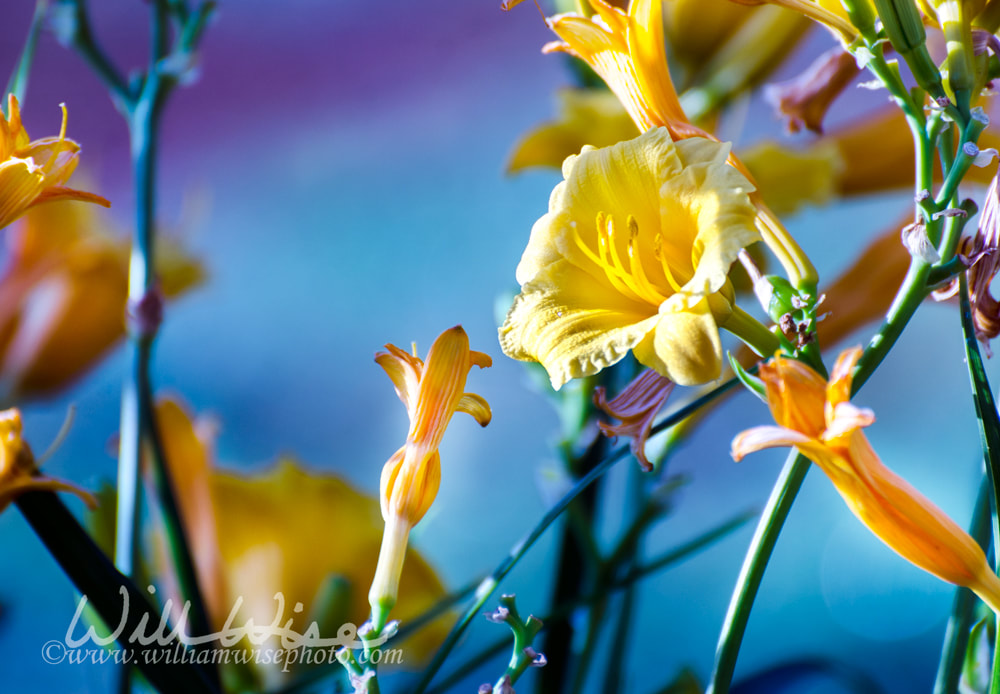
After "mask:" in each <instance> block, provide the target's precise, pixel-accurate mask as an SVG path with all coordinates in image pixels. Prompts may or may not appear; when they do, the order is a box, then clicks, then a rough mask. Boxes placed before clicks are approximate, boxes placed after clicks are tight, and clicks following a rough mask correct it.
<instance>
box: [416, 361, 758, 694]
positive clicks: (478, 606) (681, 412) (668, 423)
mask: <svg viewBox="0 0 1000 694" xmlns="http://www.w3.org/2000/svg"><path fill="white" fill-rule="evenodd" d="M737 383H739V381H738V380H737V379H735V378H733V379H730V380H729V381H727V382H726V383H723V384H722V385H720V386H719V387H718V388H715V389H714V390H712V391H710V392H708V393H706V394H705V395H703V396H701V397H700V398H698V399H696V400H694V401H693V402H691V403H689V404H687V405H685V406H684V407H681V408H680V409H678V410H677V411H676V412H674V413H673V414H671V415H670V416H668V417H667V418H665V419H664V420H663V421H662V422H660V423H659V424H657V425H656V426H655V427H653V429H652V433H657V432H660V431H663V430H664V429H668V428H670V427H672V426H673V425H675V424H677V423H678V422H680V421H683V420H684V419H685V418H687V417H688V416H690V415H691V413H693V412H696V411H697V410H698V409H700V408H701V407H703V406H704V405H706V404H707V403H709V402H711V401H712V400H714V399H715V398H717V397H719V396H721V395H723V394H724V393H726V392H728V391H729V390H731V389H732V388H734V387H735V386H736V384H737ZM630 452H631V451H630V449H629V446H628V445H627V444H626V445H623V446H619V447H618V448H616V449H615V450H613V451H611V453H609V454H608V455H607V456H606V457H605V458H604V460H602V461H601V462H600V463H598V464H597V466H596V467H594V468H593V469H592V470H591V471H590V472H588V473H587V474H586V475H585V476H584V477H582V478H581V479H580V480H579V481H578V482H577V483H576V484H575V485H573V488H572V489H570V490H569V491H568V492H567V493H566V494H565V495H564V496H563V497H562V498H561V499H559V501H557V502H556V504H555V505H554V506H553V507H552V508H551V509H549V510H548V511H547V512H546V513H545V515H544V516H543V517H542V519H541V520H540V521H539V522H538V523H537V524H536V525H535V527H534V528H532V529H531V531H530V532H529V533H528V535H527V536H526V537H525V538H524V539H523V540H521V541H520V542H518V543H517V544H516V545H515V546H514V548H513V549H512V550H511V552H510V554H509V555H508V556H507V557H505V558H504V559H503V561H501V562H500V564H499V565H498V566H497V568H496V569H494V570H493V573H492V574H490V575H489V576H488V577H487V578H485V579H484V580H483V581H482V582H481V583H480V584H479V587H478V589H477V590H476V599H475V600H474V601H473V603H472V604H471V605H470V606H469V607H468V608H467V609H466V610H465V612H463V613H462V616H461V617H459V619H458V621H457V622H456V623H455V626H454V627H452V630H451V632H449V634H448V636H447V637H446V638H445V640H444V643H443V644H442V645H441V647H440V648H439V649H438V651H437V653H436V654H435V655H434V659H433V660H432V661H431V663H430V665H428V666H427V668H426V669H425V670H424V672H423V675H422V676H421V678H420V681H419V682H418V683H417V686H416V687H415V688H414V690H413V694H423V692H426V691H427V688H428V687H429V686H430V684H431V681H432V680H433V679H434V676H435V675H436V674H437V672H438V670H440V669H441V666H442V665H443V664H444V661H445V659H446V658H447V657H448V655H449V654H450V653H451V651H452V649H454V648H455V646H456V644H457V643H458V641H459V639H461V637H462V635H463V634H464V633H465V630H466V629H468V627H469V624H470V623H471V622H472V620H473V619H474V618H475V617H476V615H477V614H479V612H480V611H481V610H482V609H483V605H485V604H486V601H487V600H489V598H490V596H491V595H493V593H494V592H495V591H496V589H497V588H498V587H499V585H500V582H501V581H502V580H503V579H504V578H506V577H507V574H509V573H510V572H511V571H512V570H513V569H514V567H515V566H517V563H518V562H519V561H520V560H521V558H522V557H524V555H525V554H527V552H528V550H530V549H531V547H532V546H533V545H534V544H535V542H537V541H538V538H540V537H541V536H542V535H543V534H545V531H546V530H548V528H549V526H551V525H552V524H553V523H554V522H555V521H556V519H557V518H559V516H560V515H561V514H562V513H563V511H565V510H566V509H567V508H568V507H569V505H570V503H572V501H573V500H574V499H576V498H577V497H578V496H579V495H580V494H581V493H582V492H583V491H584V490H585V489H586V488H587V487H589V486H590V485H591V484H593V483H594V482H595V481H596V480H598V479H599V478H600V477H601V476H603V475H604V473H606V472H607V471H608V470H610V469H611V468H612V467H614V465H615V464H616V463H618V462H619V461H620V460H623V459H624V458H626V457H627V456H628V455H629V453H630Z"/></svg>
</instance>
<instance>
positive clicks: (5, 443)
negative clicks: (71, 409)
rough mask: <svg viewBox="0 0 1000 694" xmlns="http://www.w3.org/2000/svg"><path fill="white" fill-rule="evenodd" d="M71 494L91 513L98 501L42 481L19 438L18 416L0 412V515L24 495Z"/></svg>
mask: <svg viewBox="0 0 1000 694" xmlns="http://www.w3.org/2000/svg"><path fill="white" fill-rule="evenodd" d="M32 491H50V492H71V493H73V494H76V495H77V496H78V497H80V498H81V499H83V501H84V503H86V504H87V506H89V507H90V508H91V509H94V508H96V507H97V501H96V500H95V499H94V497H93V496H91V495H90V494H89V493H88V492H85V491H83V490H82V489H80V488H78V487H75V486H73V485H72V484H70V483H69V482H63V481H62V480H57V479H53V478H51V477H43V476H41V475H39V474H38V469H37V467H36V466H35V457H34V456H33V455H32V454H31V449H30V448H29V447H28V444H27V443H26V442H25V440H24V439H23V438H21V413H20V412H19V411H18V410H16V409H14V410H4V411H3V412H0V511H3V510H4V509H5V508H7V506H9V505H10V502H12V501H13V500H14V499H16V498H17V497H18V496H20V495H21V494H23V493H24V492H32Z"/></svg>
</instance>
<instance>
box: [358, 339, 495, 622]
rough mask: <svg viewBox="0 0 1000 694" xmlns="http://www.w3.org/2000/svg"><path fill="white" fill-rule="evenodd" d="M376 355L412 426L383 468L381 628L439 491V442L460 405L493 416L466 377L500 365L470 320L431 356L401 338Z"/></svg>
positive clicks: (485, 418)
mask: <svg viewBox="0 0 1000 694" xmlns="http://www.w3.org/2000/svg"><path fill="white" fill-rule="evenodd" d="M385 347H386V349H387V350H388V351H387V352H379V353H378V354H376V355H375V361H376V362H378V364H379V366H381V367H382V368H383V369H385V372H386V373H387V374H388V375H389V378H391V379H392V382H393V385H395V386H396V394H397V395H398V396H399V399H400V400H402V401H403V404H404V405H406V411H407V413H408V414H409V416H410V431H409V434H408V435H407V437H406V443H405V444H404V445H403V447H402V448H400V449H399V450H398V451H396V452H395V453H393V454H392V457H391V458H389V461H388V462H387V463H386V464H385V467H383V468H382V483H381V502H382V518H383V519H385V531H384V533H383V536H382V548H381V551H380V552H379V558H378V566H377V567H376V569H375V579H374V580H373V581H372V586H371V590H370V591H369V593H368V602H369V603H370V604H371V608H372V622H373V626H374V633H376V634H377V633H379V632H380V631H381V630H382V627H384V626H385V623H386V620H387V618H388V614H389V610H391V609H392V607H393V605H394V604H395V603H396V594H397V592H398V589H399V576H400V572H401V571H402V568H403V558H404V555H405V552H406V544H407V540H408V538H409V534H410V528H412V527H413V526H414V525H416V524H417V523H418V522H419V521H420V519H421V518H423V517H424V514H425V513H427V509H428V508H430V505H431V503H432V502H433V501H434V497H435V496H437V491H438V485H439V483H440V481H441V458H440V456H439V455H438V446H439V445H440V444H441V438H442V437H443V436H444V431H445V429H446V428H447V427H448V422H449V421H451V416H452V415H453V414H454V413H455V412H465V413H467V414H470V415H472V416H473V417H474V418H475V419H476V421H477V422H479V424H480V425H481V426H486V425H487V424H489V423H490V419H491V418H492V413H491V412H490V406H489V404H488V403H487V402H486V400H484V399H483V398H482V397H480V396H479V395H476V394H475V393H466V392H465V380H466V378H467V377H468V375H469V370H470V369H471V368H472V367H473V366H478V367H480V368H484V367H488V366H491V365H492V364H493V360H492V359H490V357H489V355H486V354H483V353H482V352H476V351H473V350H470V349H469V338H468V336H466V334H465V331H464V330H463V329H462V326H460V325H456V326H455V327H454V328H451V329H449V330H445V331H444V332H443V333H441V335H439V336H438V338H437V339H436V340H435V341H434V344H433V345H431V349H430V352H428V354H427V362H426V363H425V362H423V361H421V360H420V359H419V358H418V357H417V356H416V355H411V354H407V353H406V352H404V351H403V350H401V349H399V348H398V347H396V346H395V345H386V346H385Z"/></svg>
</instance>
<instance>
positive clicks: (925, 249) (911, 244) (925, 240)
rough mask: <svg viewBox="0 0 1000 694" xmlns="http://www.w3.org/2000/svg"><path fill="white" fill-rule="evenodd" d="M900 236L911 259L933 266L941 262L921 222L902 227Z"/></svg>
mask: <svg viewBox="0 0 1000 694" xmlns="http://www.w3.org/2000/svg"><path fill="white" fill-rule="evenodd" d="M939 214H941V213H939ZM963 214H964V212H963ZM900 236H901V237H902V240H903V245H904V246H905V247H906V250H908V251H909V252H910V255H912V256H913V257H915V258H921V259H923V260H924V262H927V263H930V264H934V263H936V262H937V261H939V260H941V256H940V255H939V254H938V252H937V249H936V248H935V247H934V244H932V243H931V240H930V238H929V237H928V236H927V227H926V226H924V224H923V222H916V223H914V224H907V225H906V226H905V227H903V231H902V233H901V234H900Z"/></svg>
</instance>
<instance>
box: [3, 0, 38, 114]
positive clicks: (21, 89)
mask: <svg viewBox="0 0 1000 694" xmlns="http://www.w3.org/2000/svg"><path fill="white" fill-rule="evenodd" d="M48 7H49V5H48V2H47V0H38V2H37V3H36V4H35V14H34V15H33V16H32V17H31V25H30V26H29V28H28V38H27V39H25V41H24V48H23V49H22V50H21V57H20V59H18V61H17V67H15V68H14V72H12V73H11V75H10V79H9V80H8V81H7V88H6V89H5V90H4V93H3V95H2V96H3V99H2V101H3V103H2V104H0V109H2V110H3V112H4V114H5V115H7V116H9V115H10V114H9V113H7V94H13V95H14V97H15V98H16V99H17V100H18V101H21V102H23V101H24V95H25V94H26V93H27V91H28V76H29V74H30V73H31V63H32V61H33V60H34V58H35V46H36V45H38V34H40V33H41V29H42V24H44V23H45V14H46V12H47V11H48Z"/></svg>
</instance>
